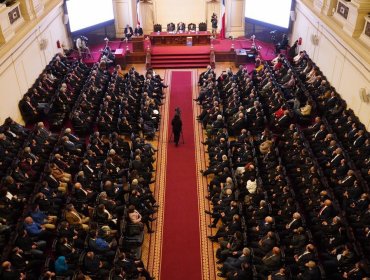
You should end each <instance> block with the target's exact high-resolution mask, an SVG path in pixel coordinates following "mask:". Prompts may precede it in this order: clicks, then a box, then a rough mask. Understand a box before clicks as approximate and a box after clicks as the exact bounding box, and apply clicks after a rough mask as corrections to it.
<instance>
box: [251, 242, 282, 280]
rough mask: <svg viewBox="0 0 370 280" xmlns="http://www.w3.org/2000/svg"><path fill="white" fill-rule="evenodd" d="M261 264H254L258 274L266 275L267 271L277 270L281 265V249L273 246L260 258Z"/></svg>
mask: <svg viewBox="0 0 370 280" xmlns="http://www.w3.org/2000/svg"><path fill="white" fill-rule="evenodd" d="M261 262H262V264H259V265H256V269H257V271H258V273H259V275H260V276H262V277H263V278H264V276H263V275H267V273H268V272H271V271H274V270H277V269H279V268H280V266H281V251H280V248H279V247H274V248H272V250H271V251H270V252H269V253H267V254H266V255H265V256H264V257H263V258H262V260H261Z"/></svg>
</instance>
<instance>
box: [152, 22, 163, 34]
mask: <svg viewBox="0 0 370 280" xmlns="http://www.w3.org/2000/svg"><path fill="white" fill-rule="evenodd" d="M153 30H154V32H162V25H160V24H158V23H157V24H154V28H153Z"/></svg>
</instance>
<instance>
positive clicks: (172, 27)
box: [167, 22, 175, 32]
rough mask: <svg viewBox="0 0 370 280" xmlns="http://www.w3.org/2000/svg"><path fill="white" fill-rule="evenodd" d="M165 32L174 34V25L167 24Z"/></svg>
mask: <svg viewBox="0 0 370 280" xmlns="http://www.w3.org/2000/svg"><path fill="white" fill-rule="evenodd" d="M167 32H175V24H174V23H173V22H171V23H169V24H167Z"/></svg>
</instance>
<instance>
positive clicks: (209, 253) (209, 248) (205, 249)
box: [192, 70, 216, 280]
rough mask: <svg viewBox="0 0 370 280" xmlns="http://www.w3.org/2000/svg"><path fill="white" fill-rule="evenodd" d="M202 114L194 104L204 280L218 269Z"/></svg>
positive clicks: (195, 76)
mask: <svg viewBox="0 0 370 280" xmlns="http://www.w3.org/2000/svg"><path fill="white" fill-rule="evenodd" d="M192 73H193V81H194V82H193V99H196V98H197V97H198V94H199V89H198V86H197V81H198V77H199V75H198V70H194V71H193V72H192ZM200 113H201V108H200V106H198V105H197V104H196V103H195V102H194V103H193V121H194V130H195V133H194V141H195V154H196V169H197V190H198V208H199V226H200V231H201V232H200V242H201V244H200V245H201V257H202V258H201V259H202V270H203V280H214V279H216V270H215V269H216V267H215V260H214V250H213V244H212V243H211V242H210V241H209V240H208V238H207V236H208V235H211V234H212V229H210V228H208V224H210V222H211V219H210V218H209V217H208V216H207V215H206V214H205V212H204V211H205V210H210V205H209V202H208V200H207V199H205V196H206V195H207V194H208V190H207V178H206V177H203V176H202V175H201V174H200V170H205V169H206V158H205V150H204V146H203V145H202V144H201V142H202V141H204V137H203V128H202V125H201V123H199V122H198V121H197V120H196V117H197V116H198V115H199V114H200Z"/></svg>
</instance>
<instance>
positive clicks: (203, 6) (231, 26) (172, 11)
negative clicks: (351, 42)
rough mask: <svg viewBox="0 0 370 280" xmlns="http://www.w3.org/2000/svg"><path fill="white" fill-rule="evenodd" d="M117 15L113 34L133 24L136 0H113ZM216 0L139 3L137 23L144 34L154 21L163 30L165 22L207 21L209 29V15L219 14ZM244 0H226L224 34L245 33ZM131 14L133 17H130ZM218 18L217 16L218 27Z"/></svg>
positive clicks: (197, 22) (167, 0) (118, 33)
mask: <svg viewBox="0 0 370 280" xmlns="http://www.w3.org/2000/svg"><path fill="white" fill-rule="evenodd" d="M112 1H113V5H114V7H115V8H114V10H115V18H116V35H117V37H118V38H120V37H122V35H123V28H124V27H125V25H126V24H130V25H135V24H136V8H137V6H136V0H112ZM220 2H221V1H219V0H216V1H211V0H186V1H184V0H155V1H150V2H140V4H139V14H140V15H141V18H140V22H141V26H142V27H143V29H144V33H145V34H149V33H150V32H152V31H153V25H154V24H157V23H158V24H161V25H162V30H164V31H165V29H166V27H167V24H168V23H170V22H174V23H175V24H176V23H178V22H184V23H185V24H189V23H195V24H196V25H198V24H199V23H200V22H206V23H207V27H208V30H211V22H210V21H211V15H212V13H216V14H217V15H218V16H219V17H220V13H221V8H220ZM244 5H245V1H244V0H226V1H225V6H226V9H225V15H226V35H227V36H234V37H235V36H243V35H244ZM131 17H132V18H131ZM220 29H221V19H220V18H219V30H220Z"/></svg>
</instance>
